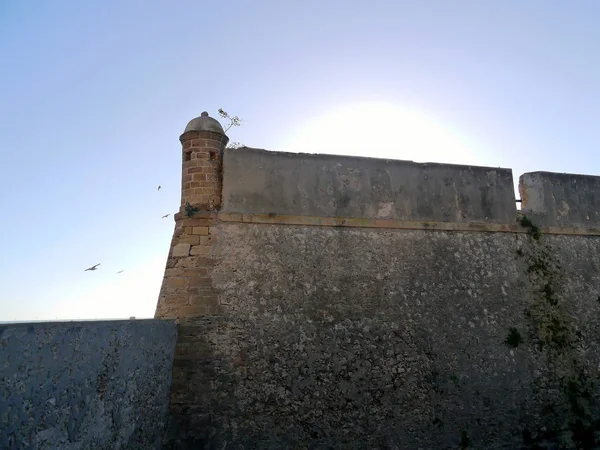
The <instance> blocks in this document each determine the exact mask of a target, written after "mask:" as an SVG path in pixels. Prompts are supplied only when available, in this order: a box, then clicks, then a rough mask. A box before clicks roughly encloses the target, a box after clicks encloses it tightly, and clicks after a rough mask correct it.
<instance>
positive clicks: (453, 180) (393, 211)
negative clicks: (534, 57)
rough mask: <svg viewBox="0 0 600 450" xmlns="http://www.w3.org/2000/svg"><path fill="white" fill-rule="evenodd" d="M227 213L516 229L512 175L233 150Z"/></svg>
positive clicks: (227, 161) (227, 168) (228, 160)
mask: <svg viewBox="0 0 600 450" xmlns="http://www.w3.org/2000/svg"><path fill="white" fill-rule="evenodd" d="M221 211H223V212H232V213H254V214H278V215H298V216H319V217H356V218H365V219H392V220H413V221H414V220H425V221H440V222H472V221H477V222H491V223H510V222H512V221H513V220H514V215H515V211H516V207H515V198H514V186H513V178H512V172H511V170H510V169H501V168H489V167H475V166H459V165H451V164H433V163H426V164H421V163H415V162H411V161H399V160H383V159H374V158H358V157H350V156H332V155H317V154H305V153H300V154H292V153H282V152H268V151H265V150H258V149H250V148H240V149H227V151H226V152H225V154H224V160H223V206H222V208H221Z"/></svg>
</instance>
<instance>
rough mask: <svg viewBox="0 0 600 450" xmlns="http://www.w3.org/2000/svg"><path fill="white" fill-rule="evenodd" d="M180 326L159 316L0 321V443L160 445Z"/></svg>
mask: <svg viewBox="0 0 600 450" xmlns="http://www.w3.org/2000/svg"><path fill="white" fill-rule="evenodd" d="M176 333H177V330H176V326H175V324H174V323H173V322H170V321H157V320H138V321H135V322H133V321H107V322H88V321H86V322H65V323H35V324H32V323H29V324H26V323H23V324H10V325H0V361H2V362H3V364H2V365H0V380H2V383H1V385H0V411H1V412H2V413H1V414H0V420H1V421H2V422H1V423H0V429H1V430H2V432H1V433H0V448H3V449H21V448H36V449H58V448H130V449H152V448H155V449H159V448H161V445H162V439H163V434H164V430H165V425H166V420H167V414H168V405H169V392H170V388H171V376H172V375H171V373H172V365H173V357H174V348H175V342H176V339H177V335H176Z"/></svg>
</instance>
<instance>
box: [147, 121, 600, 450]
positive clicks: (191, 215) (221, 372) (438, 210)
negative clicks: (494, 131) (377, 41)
mask: <svg viewBox="0 0 600 450" xmlns="http://www.w3.org/2000/svg"><path fill="white" fill-rule="evenodd" d="M181 142H182V146H183V156H182V161H183V167H184V172H183V176H182V207H181V209H180V212H179V213H178V214H177V215H176V217H175V232H174V236H173V240H172V245H171V249H170V252H169V258H168V261H167V266H166V270H165V277H164V281H163V285H162V289H161V293H160V297H159V301H158V305H157V310H156V317H157V318H165V319H174V320H176V321H177V322H178V323H179V325H178V329H179V335H178V343H177V347H176V356H175V363H174V370H173V386H172V394H171V418H172V420H171V424H170V431H169V433H170V439H171V445H172V446H173V448H186V447H185V446H186V445H188V446H191V447H189V448H195V447H194V446H196V447H198V446H207V447H208V448H407V449H417V448H423V449H428V448H436V449H442V448H460V446H463V447H467V446H468V447H469V448H485V449H490V448H534V447H535V445H544V444H545V443H554V444H557V445H558V444H560V445H561V446H562V447H561V448H576V446H577V445H579V446H583V448H593V447H590V446H592V445H595V444H593V443H594V442H596V441H597V434H598V432H600V411H599V409H598V401H600V388H598V381H600V379H599V367H600V350H599V348H598V342H599V341H600V327H599V325H600V323H599V322H600V251H599V250H600V238H599V236H600V216H599V213H598V211H600V189H599V187H600V186H599V184H598V183H600V178H598V177H590V176H583V175H565V174H554V173H545V172H536V173H529V174H524V175H523V176H522V177H521V178H520V193H521V197H522V211H520V212H519V211H517V209H516V201H515V198H514V188H513V179H512V171H511V170H510V169H501V168H487V167H472V166H458V165H447V164H433V163H427V164H419V163H414V162H408V161H395V160H378V159H371V158H355V157H342V156H329V155H314V154H287V153H281V152H268V151H264V150H259V149H251V148H239V149H229V148H227V149H225V148H224V147H225V145H226V143H227V138H226V137H224V133H223V132H222V128H221V127H220V125H219V124H218V122H217V121H215V120H214V119H212V118H210V117H208V115H203V116H201V117H199V118H197V119H194V120H193V121H192V122H190V124H189V125H188V128H186V130H185V132H184V134H183V135H182V136H181ZM219 193H220V194H219ZM207 195H208V196H210V198H209V197H207ZM569 446H571V447H569ZM586 446H588V447H586Z"/></svg>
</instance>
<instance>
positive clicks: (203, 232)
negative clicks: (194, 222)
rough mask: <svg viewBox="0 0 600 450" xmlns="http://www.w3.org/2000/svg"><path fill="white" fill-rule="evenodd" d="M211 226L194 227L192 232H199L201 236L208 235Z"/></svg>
mask: <svg viewBox="0 0 600 450" xmlns="http://www.w3.org/2000/svg"><path fill="white" fill-rule="evenodd" d="M208 232H209V228H208V227H193V229H192V234H198V235H201V236H208Z"/></svg>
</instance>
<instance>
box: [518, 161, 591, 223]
mask: <svg viewBox="0 0 600 450" xmlns="http://www.w3.org/2000/svg"><path fill="white" fill-rule="evenodd" d="M519 191H520V193H521V197H522V199H523V205H522V207H523V212H524V213H525V214H527V215H528V216H530V217H531V218H532V220H533V221H534V222H536V223H537V224H539V225H542V226H557V227H580V228H596V227H600V177H593V176H589V175H575V174H568V173H552V172H531V173H525V174H523V175H522V176H521V177H520V179H519Z"/></svg>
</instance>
